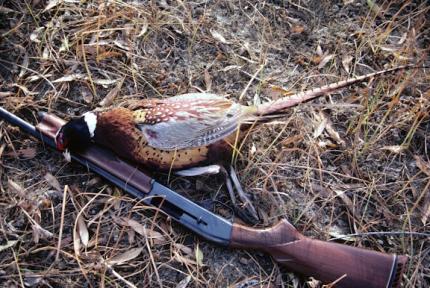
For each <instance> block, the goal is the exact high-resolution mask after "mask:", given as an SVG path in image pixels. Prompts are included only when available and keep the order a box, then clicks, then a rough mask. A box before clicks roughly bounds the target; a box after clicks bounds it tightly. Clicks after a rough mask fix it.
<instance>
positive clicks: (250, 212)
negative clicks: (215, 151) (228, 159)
mask: <svg viewBox="0 0 430 288" xmlns="http://www.w3.org/2000/svg"><path fill="white" fill-rule="evenodd" d="M227 178H228V177H227ZM230 178H231V180H232V182H233V185H234V187H235V188H236V191H237V195H238V196H239V198H240V201H241V202H242V211H241V214H242V217H246V218H247V221H248V222H251V223H255V222H256V221H258V220H259V218H258V215H257V211H256V210H255V208H254V205H252V202H251V200H249V197H248V196H247V195H246V193H245V192H244V191H243V189H242V185H241V184H240V182H239V179H238V178H237V174H236V171H235V170H234V168H233V166H231V165H230Z"/></svg>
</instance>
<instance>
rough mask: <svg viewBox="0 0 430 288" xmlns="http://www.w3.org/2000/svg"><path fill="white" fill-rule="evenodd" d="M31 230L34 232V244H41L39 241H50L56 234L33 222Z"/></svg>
mask: <svg viewBox="0 0 430 288" xmlns="http://www.w3.org/2000/svg"><path fill="white" fill-rule="evenodd" d="M32 222H33V224H32V225H31V229H32V230H33V242H34V243H36V244H37V243H39V239H49V238H52V236H53V235H54V234H52V233H51V232H49V231H48V230H46V229H44V228H43V227H42V226H40V225H39V224H37V223H36V222H34V221H32Z"/></svg>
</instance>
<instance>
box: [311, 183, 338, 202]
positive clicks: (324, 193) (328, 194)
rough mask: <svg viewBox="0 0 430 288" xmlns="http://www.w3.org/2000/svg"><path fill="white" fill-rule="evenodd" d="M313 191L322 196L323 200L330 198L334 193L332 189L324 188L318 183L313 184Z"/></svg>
mask: <svg viewBox="0 0 430 288" xmlns="http://www.w3.org/2000/svg"><path fill="white" fill-rule="evenodd" d="M311 187H312V191H313V192H316V193H318V194H319V195H321V197H322V198H325V199H327V198H329V197H331V196H332V195H333V191H331V189H330V188H327V187H324V186H322V185H319V184H317V183H311Z"/></svg>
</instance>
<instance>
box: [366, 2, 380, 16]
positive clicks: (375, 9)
mask: <svg viewBox="0 0 430 288" xmlns="http://www.w3.org/2000/svg"><path fill="white" fill-rule="evenodd" d="M367 5H368V6H369V8H370V11H372V12H373V13H374V14H375V15H378V14H379V12H380V11H381V8H380V7H379V6H378V5H377V4H376V3H375V1H373V0H367Z"/></svg>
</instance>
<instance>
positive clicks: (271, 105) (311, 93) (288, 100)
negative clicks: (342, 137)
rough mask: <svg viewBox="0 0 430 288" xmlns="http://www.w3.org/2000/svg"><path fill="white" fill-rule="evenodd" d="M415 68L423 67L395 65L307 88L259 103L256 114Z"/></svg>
mask: <svg viewBox="0 0 430 288" xmlns="http://www.w3.org/2000/svg"><path fill="white" fill-rule="evenodd" d="M413 68H421V67H417V66H414V65H404V66H398V67H394V68H390V69H385V70H381V71H378V72H374V73H369V74H365V75H362V76H357V77H354V78H350V79H347V80H343V81H339V82H335V83H331V84H328V85H324V86H321V87H318V88H315V89H312V90H307V91H303V92H300V93H297V94H294V95H291V96H288V97H284V98H281V99H278V100H276V101H273V102H268V103H264V104H262V105H259V106H258V107H257V109H256V112H255V114H256V115H260V116H261V115H268V114H272V113H275V112H278V111H280V110H283V109H286V108H288V107H292V106H295V105H297V104H300V103H302V102H305V101H308V100H310V99H313V98H316V97H319V96H322V95H325V94H327V93H330V92H334V91H336V90H339V89H341V88H344V87H347V86H350V85H352V84H355V83H358V82H361V81H364V80H367V79H370V78H372V77H375V76H379V75H383V74H387V73H391V72H396V71H399V70H405V69H413Z"/></svg>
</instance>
